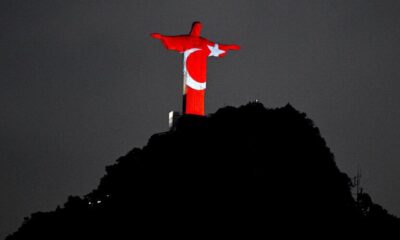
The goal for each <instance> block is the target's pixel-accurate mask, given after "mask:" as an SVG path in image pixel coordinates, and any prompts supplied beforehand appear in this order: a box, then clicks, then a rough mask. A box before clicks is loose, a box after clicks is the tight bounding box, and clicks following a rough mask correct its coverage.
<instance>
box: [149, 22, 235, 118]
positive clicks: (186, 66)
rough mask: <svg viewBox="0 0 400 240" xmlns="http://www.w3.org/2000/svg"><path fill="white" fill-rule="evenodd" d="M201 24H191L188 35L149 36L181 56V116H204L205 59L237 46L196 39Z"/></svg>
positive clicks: (219, 55) (221, 55) (157, 34)
mask: <svg viewBox="0 0 400 240" xmlns="http://www.w3.org/2000/svg"><path fill="white" fill-rule="evenodd" d="M200 33H201V23H200V22H194V23H193V25H192V30H191V31H190V33H189V34H188V35H178V36H164V35H161V34H159V33H153V34H151V36H152V37H153V38H156V39H160V40H161V42H162V43H163V44H164V46H165V48H167V49H169V50H174V51H177V52H180V53H183V84H184V85H183V113H184V114H194V115H201V116H204V112H205V111H204V96H205V89H206V71H207V58H208V57H223V56H225V54H226V53H227V51H228V50H239V49H240V47H239V46H238V45H234V44H232V45H226V44H218V43H214V42H211V41H210V40H208V39H206V38H203V37H201V36H200Z"/></svg>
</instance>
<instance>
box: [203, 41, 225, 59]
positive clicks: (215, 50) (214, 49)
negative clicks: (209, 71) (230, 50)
mask: <svg viewBox="0 0 400 240" xmlns="http://www.w3.org/2000/svg"><path fill="white" fill-rule="evenodd" d="M207 47H208V49H210V55H208V56H209V57H211V56H213V57H219V55H221V54H223V53H225V51H224V50H221V49H219V47H218V43H216V44H215V45H214V47H213V46H210V45H208V46H207Z"/></svg>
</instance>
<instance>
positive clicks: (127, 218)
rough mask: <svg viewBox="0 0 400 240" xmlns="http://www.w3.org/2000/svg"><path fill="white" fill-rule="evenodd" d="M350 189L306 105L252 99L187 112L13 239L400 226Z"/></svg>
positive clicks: (11, 238) (32, 219)
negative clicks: (207, 111) (93, 185)
mask: <svg viewBox="0 0 400 240" xmlns="http://www.w3.org/2000/svg"><path fill="white" fill-rule="evenodd" d="M351 190H352V182H351V180H350V178H349V177H348V176H347V175H346V174H345V173H342V172H341V171H340V170H339V169H338V167H337V166H336V163H335V161H334V155H333V154H332V153H331V151H330V149H329V148H328V147H327V145H326V142H325V140H324V139H323V138H322V137H321V136H320V132H319V130H318V128H317V127H315V126H314V124H313V122H312V121H311V120H310V119H308V118H307V117H306V115H305V114H304V113H300V112H299V111H297V110H296V109H294V108H293V107H292V106H291V105H289V104H288V105H286V106H285V107H282V108H276V109H266V108H265V107H264V106H263V105H262V104H261V103H258V102H251V103H249V104H247V105H244V106H241V107H238V108H235V107H224V108H222V109H220V110H218V111H217V112H216V113H214V114H212V115H210V116H207V117H198V116H190V115H184V116H182V117H181V118H179V119H178V121H177V123H176V125H175V127H174V128H173V129H171V130H170V131H168V132H164V133H160V134H155V135H153V136H152V137H151V138H150V140H149V142H148V144H147V145H146V146H145V147H143V148H142V149H139V148H134V149H133V150H131V151H130V152H129V153H128V154H127V155H126V156H123V157H121V158H119V159H118V160H117V161H116V163H115V164H114V165H111V166H108V167H106V175H105V176H104V177H103V178H102V179H101V181H100V184H99V186H98V188H97V189H95V190H93V191H92V192H91V193H89V194H88V195H86V196H84V197H69V198H68V201H67V202H66V203H65V204H64V206H63V207H57V209H56V210H54V211H52V212H46V213H42V212H39V213H34V214H32V215H31V216H30V217H29V218H25V221H24V223H23V224H22V226H21V227H20V229H19V230H18V231H17V232H15V233H14V234H12V235H10V236H9V237H8V238H7V240H17V239H52V240H53V239H96V238H104V237H110V238H112V239H119V238H121V239H122V238H123V239H127V238H128V237H132V238H133V237H140V236H146V237H147V238H150V237H160V236H163V237H165V236H170V237H171V236H173V237H186V238H187V237H195V236H202V235H203V236H208V237H210V236H213V237H218V236H222V237H226V236H229V235H230V236H236V237H237V236H241V235H243V236H249V235H252V234H256V235H260V234H262V236H269V235H270V234H272V233H278V232H279V233H280V235H281V236H282V235H283V234H290V233H292V234H293V231H295V230H294V229H298V230H299V229H300V231H297V232H296V235H297V236H299V235H302V234H303V235H304V236H306V235H307V234H310V233H312V232H315V231H317V230H324V231H326V233H333V232H336V233H338V232H342V231H349V230H350V231H353V232H354V233H357V232H361V233H363V234H365V236H367V235H369V234H372V233H376V232H380V231H381V232H382V231H384V232H392V231H393V232H394V231H395V230H397V229H398V228H399V226H400V221H399V219H398V218H396V217H395V216H392V215H390V214H388V213H387V211H386V210H384V209H383V208H382V207H381V206H379V205H377V204H374V203H373V202H372V200H371V198H370V197H369V195H368V194H366V193H359V196H357V197H356V198H354V197H353V195H352V191H351ZM279 229H285V230H284V231H282V230H279ZM211 234H212V235H211ZM397 235H398V233H397Z"/></svg>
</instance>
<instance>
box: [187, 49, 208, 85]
mask: <svg viewBox="0 0 400 240" xmlns="http://www.w3.org/2000/svg"><path fill="white" fill-rule="evenodd" d="M199 50H201V49H200V48H191V49H188V50H186V51H185V52H184V53H183V56H184V57H183V80H184V82H185V84H186V85H188V86H189V87H191V88H193V89H195V90H204V89H206V83H205V82H204V83H201V82H198V81H196V80H194V79H193V78H192V76H190V74H189V71H188V70H187V68H186V61H187V59H188V57H189V56H190V54H192V53H194V52H196V51H199Z"/></svg>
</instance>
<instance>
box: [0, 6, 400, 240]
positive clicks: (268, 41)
mask: <svg viewBox="0 0 400 240" xmlns="http://www.w3.org/2000/svg"><path fill="white" fill-rule="evenodd" d="M399 13H400V2H399V1H383V0H380V1H349V0H343V1H299V0H293V1H283V0H276V1H265V0H262V1H261V0H260V1H207V0H202V1H184V0H182V1H177V0H175V1H161V0H160V1H144V0H143V1H138V0H137V1H133V0H124V1H114V0H113V1H84V0H81V1H72V0H64V1H57V0H40V1H38V0H35V1H34V0H31V1H29V0H26V1H20V0H2V1H0V110H1V111H0V238H2V237H4V236H5V234H9V233H11V232H12V231H15V230H16V229H17V227H18V226H19V225H20V224H21V223H22V221H23V217H25V216H28V215H30V214H31V213H33V212H37V211H48V210H52V209H54V208H55V207H56V206H57V205H62V204H63V203H64V202H65V201H66V199H67V196H68V195H84V194H86V193H88V192H90V191H91V190H92V189H94V188H96V187H97V185H98V183H99V180H100V177H101V176H103V175H104V174H105V169H104V168H105V166H106V165H110V164H113V163H114V162H115V160H116V159H117V158H118V157H119V156H122V155H124V154H125V153H127V152H128V151H129V150H130V149H132V148H133V147H142V146H144V145H145V144H146V141H147V140H148V138H149V137H150V136H151V135H152V134H154V133H157V132H162V131H166V130H167V129H168V112H169V111H170V110H180V109H181V92H182V61H183V59H182V56H181V55H180V54H179V53H176V52H171V51H167V50H165V49H164V48H163V46H162V45H161V43H160V42H159V41H158V40H154V39H152V38H150V36H149V34H150V33H152V32H160V33H162V34H166V35H169V34H170V35H176V34H186V33H188V32H189V30H190V27H191V24H192V22H193V21H196V20H198V21H201V22H202V23H203V31H202V35H203V36H204V37H207V38H208V39H210V40H212V41H215V42H220V43H227V44H228V43H235V44H239V45H241V47H242V49H241V50H240V51H236V52H230V53H228V54H227V56H226V57H225V58H222V59H219V58H210V59H209V61H208V75H207V79H208V82H207V87H208V88H207V97H206V111H207V112H210V113H211V112H214V111H216V110H217V109H218V108H221V107H223V106H227V105H233V106H239V105H242V104H246V103H247V102H249V101H252V100H255V99H258V100H260V101H261V102H262V103H264V105H265V106H266V107H270V108H275V107H281V106H284V105H285V104H286V103H288V102H290V103H291V104H292V105H293V106H294V107H295V108H297V109H298V110H300V111H303V112H306V113H307V114H308V116H309V117H310V118H311V119H313V120H314V122H315V124H316V125H317V126H318V127H319V129H320V131H321V134H322V136H323V137H324V138H325V139H326V141H327V144H328V146H329V147H330V148H331V150H332V152H333V153H334V154H335V156H336V162H337V164H338V166H339V168H340V169H341V170H342V171H344V172H346V173H348V174H349V176H351V177H352V176H354V175H355V174H356V172H357V169H361V172H362V175H363V177H362V185H363V187H364V188H365V190H366V191H367V192H368V193H370V194H371V196H372V198H373V200H374V201H375V202H376V203H378V204H381V205H382V206H383V207H385V208H387V209H388V210H389V211H390V212H391V213H393V214H396V215H400V204H399V203H400V191H399V190H400V175H399V174H400V94H399V90H400V82H399V80H400V70H399V69H400V14H399ZM168 157H169V156H165V160H166V161H167V160H168ZM188 161H190V159H188ZM288 168H290V166H288ZM284 175H285V173H284V172H283V173H282V176H284Z"/></svg>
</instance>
